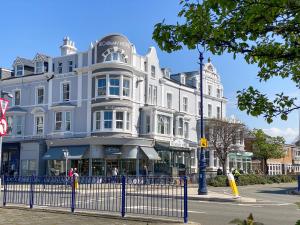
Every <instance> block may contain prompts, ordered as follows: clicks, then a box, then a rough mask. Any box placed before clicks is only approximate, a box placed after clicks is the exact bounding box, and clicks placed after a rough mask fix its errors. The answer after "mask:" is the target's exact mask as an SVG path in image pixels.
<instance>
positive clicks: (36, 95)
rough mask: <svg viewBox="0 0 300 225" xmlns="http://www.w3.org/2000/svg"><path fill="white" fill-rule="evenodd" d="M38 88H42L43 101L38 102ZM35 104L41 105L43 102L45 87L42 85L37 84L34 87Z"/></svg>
mask: <svg viewBox="0 0 300 225" xmlns="http://www.w3.org/2000/svg"><path fill="white" fill-rule="evenodd" d="M39 89H43V102H42V103H39ZM35 104H36V105H42V104H45V87H44V86H38V87H36V89H35Z"/></svg>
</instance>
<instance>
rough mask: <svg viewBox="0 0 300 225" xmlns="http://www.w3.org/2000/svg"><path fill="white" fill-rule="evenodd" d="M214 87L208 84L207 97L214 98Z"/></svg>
mask: <svg viewBox="0 0 300 225" xmlns="http://www.w3.org/2000/svg"><path fill="white" fill-rule="evenodd" d="M212 92H213V91H212V85H211V84H208V85H207V95H209V96H212Z"/></svg>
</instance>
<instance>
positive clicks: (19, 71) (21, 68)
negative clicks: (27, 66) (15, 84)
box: [16, 65, 24, 76]
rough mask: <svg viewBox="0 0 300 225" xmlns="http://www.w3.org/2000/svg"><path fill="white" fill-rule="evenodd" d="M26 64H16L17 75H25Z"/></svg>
mask: <svg viewBox="0 0 300 225" xmlns="http://www.w3.org/2000/svg"><path fill="white" fill-rule="evenodd" d="M23 71H24V66H23V65H17V66H16V75H17V76H23Z"/></svg>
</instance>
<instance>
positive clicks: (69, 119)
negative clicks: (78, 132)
mask: <svg viewBox="0 0 300 225" xmlns="http://www.w3.org/2000/svg"><path fill="white" fill-rule="evenodd" d="M64 115H65V119H64V124H65V129H64V130H65V131H66V132H70V131H71V130H72V114H71V111H65V112H64ZM67 115H69V118H68V120H67ZM67 127H69V128H68V129H67Z"/></svg>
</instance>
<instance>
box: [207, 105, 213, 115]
mask: <svg viewBox="0 0 300 225" xmlns="http://www.w3.org/2000/svg"><path fill="white" fill-rule="evenodd" d="M207 117H208V118H212V104H207Z"/></svg>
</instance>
